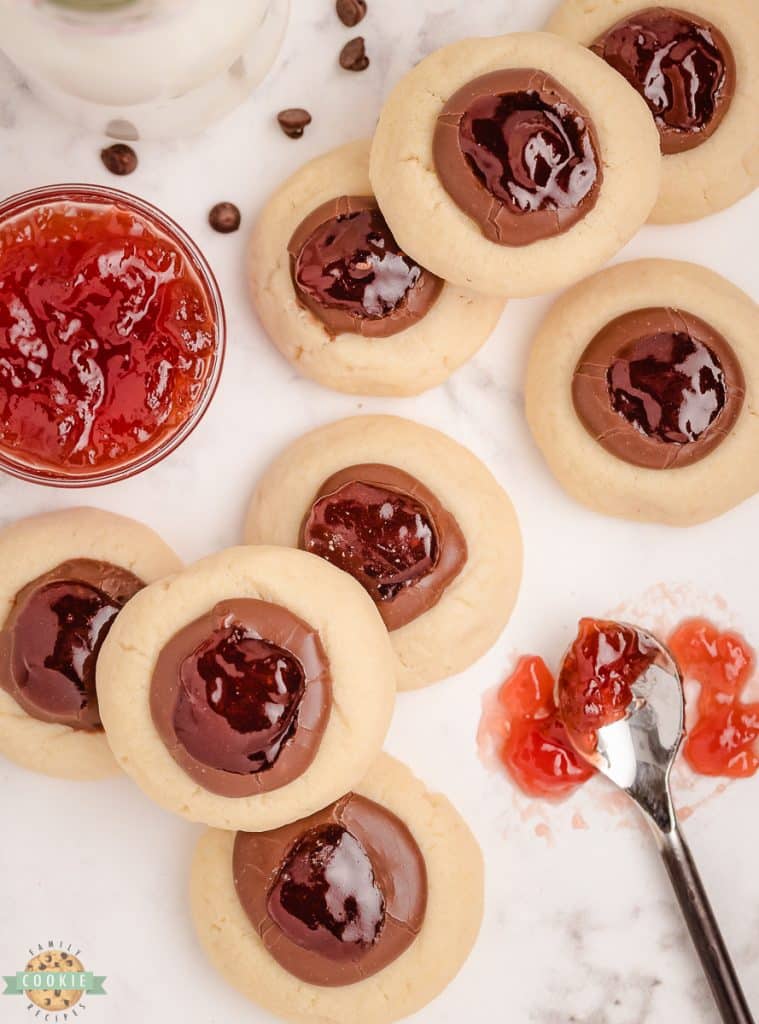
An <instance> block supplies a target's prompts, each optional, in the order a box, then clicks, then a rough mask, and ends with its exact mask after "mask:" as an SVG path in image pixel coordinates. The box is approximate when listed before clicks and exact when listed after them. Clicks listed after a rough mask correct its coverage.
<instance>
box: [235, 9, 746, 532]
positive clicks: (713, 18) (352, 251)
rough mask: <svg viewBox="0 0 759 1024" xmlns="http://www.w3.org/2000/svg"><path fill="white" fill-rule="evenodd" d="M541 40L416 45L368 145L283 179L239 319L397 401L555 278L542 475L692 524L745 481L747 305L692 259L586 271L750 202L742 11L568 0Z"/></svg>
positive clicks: (535, 367) (337, 378)
mask: <svg viewBox="0 0 759 1024" xmlns="http://www.w3.org/2000/svg"><path fill="white" fill-rule="evenodd" d="M547 27H548V29H549V31H547V32H539V33H523V34H515V35H509V36H502V37H499V38H492V39H469V40H464V41H463V42H459V43H455V44H454V45H452V46H448V47H446V48H444V49H442V50H439V51H437V52H436V53H433V54H432V55H431V56H429V57H427V58H426V59H425V60H423V61H421V62H420V63H419V64H418V65H417V66H416V67H415V68H414V69H413V70H412V71H411V72H409V74H407V75H406V76H405V77H404V78H403V79H402V80H401V81H400V82H399V83H398V85H397V86H396V87H395V89H394V90H393V92H392V93H391V95H390V97H389V99H388V100H387V103H386V104H385V107H384V109H383V110H382V114H381V116H380V119H379V124H378V127H377V131H376V134H375V136H374V139H373V140H372V141H371V142H356V143H352V144H350V145H348V146H344V147H343V148H341V149H338V150H336V151H334V152H332V153H329V154H327V155H326V156H324V157H321V158H320V159H317V160H315V161H313V162H312V163H310V164H308V165H307V166H306V167H304V168H303V169H302V170H301V171H299V172H298V173H297V174H295V175H294V177H292V178H291V179H290V180H289V181H288V182H286V183H285V184H284V186H283V187H282V188H281V189H280V190H279V192H278V193H277V194H276V195H275V196H274V197H273V198H272V199H271V201H270V202H269V204H268V205H267V207H266V209H265V210H264V212H263V214H262V216H261V218H260V221H259V223H258V226H257V228H256V231H255V233H254V236H253V240H252V244H251V247H250V256H249V278H250V282H251V288H252V294H253V299H254V303H255V305H256V308H257V310H258V312H259V315H260V317H261V320H262V321H263V324H264V326H265V328H266V329H267V331H268V333H269V335H270V337H271V338H272V340H273V341H274V343H275V344H276V345H277V347H278V348H279V349H280V351H282V352H283V354H284V355H285V356H286V357H287V358H288V359H290V360H291V361H292V362H293V363H294V364H295V365H296V366H297V367H298V369H299V370H300V371H301V372H302V373H304V374H305V375H307V376H309V377H312V378H314V379H315V380H318V381H320V382H321V383H322V384H325V385H326V386H328V387H332V388H335V389H337V390H340V391H346V392H352V393H359V394H377V395H410V394H416V393H418V392H421V391H424V390H426V389H427V388H430V387H433V386H435V385H437V384H440V383H441V382H442V381H444V380H445V379H446V378H447V377H448V376H449V375H450V374H451V373H452V372H453V371H454V370H455V369H457V367H459V366H460V365H461V364H462V363H463V362H465V361H466V360H467V359H469V358H471V356H472V355H473V354H474V353H475V352H476V351H477V350H478V349H479V348H480V346H481V345H482V344H483V343H484V342H485V340H486V339H487V337H488V336H489V334H490V333H491V331H492V330H493V328H494V326H495V323H496V321H497V320H498V318H499V316H500V313H501V311H502V308H503V305H504V302H505V300H506V299H507V298H520V297H527V296H534V295H540V294H543V293H546V292H551V291H554V290H556V289H559V288H563V287H565V286H567V285H573V286H574V287H573V289H572V290H571V291H570V292H569V294H568V295H566V296H565V297H564V298H563V299H561V300H560V302H559V303H558V304H557V305H556V307H555V309H554V310H553V311H552V313H551V314H550V316H549V317H548V319H547V320H546V322H545V324H544V325H543V327H542V328H541V330H540V332H539V334H538V336H537V338H536V339H535V343H534V346H533V349H532V353H531V358H530V365H529V372H528V376H527V383H526V398H527V417H528V421H529V424H530V427H531V429H532V431H533V433H534V435H535V438H536V440H537V442H538V444H539V446H540V448H541V449H542V451H543V453H544V455H545V457H546V460H547V461H548V463H549V465H550V467H551V468H552V470H553V471H554V473H555V475H556V476H557V477H558V479H559V480H560V482H561V483H562V484H563V485H564V487H565V488H566V489H567V490H568V491H569V492H570V493H571V494H572V495H573V496H575V497H576V498H578V500H580V501H582V502H584V503H586V504H589V505H591V507H593V508H594V509H596V510H598V511H601V512H604V513H607V514H611V515H621V516H627V517H630V518H636V519H643V520H651V521H658V522H666V523H673V524H679V525H689V524H691V523H696V522H701V521H704V520H705V519H709V518H712V517H713V516H716V515H719V514H721V513H722V512H725V511H726V510H728V509H729V508H731V507H732V506H733V505H735V504H737V503H738V502H739V501H741V500H743V499H744V498H746V497H748V496H749V495H751V494H753V493H755V492H756V491H757V490H758V489H759V468H757V467H759V460H757V459H756V457H755V453H756V450H757V446H759V424H758V423H757V420H756V417H754V416H753V415H752V413H751V399H750V396H751V394H752V393H754V391H755V389H756V388H758V387H759V359H757V355H758V354H759V353H757V345H758V344H759V342H757V338H759V319H758V315H757V309H756V306H755V304H754V303H753V302H752V301H751V300H750V299H749V298H748V297H747V296H745V295H744V294H742V293H741V292H739V291H738V290H737V289H736V288H735V287H733V286H732V285H730V284H729V283H728V282H727V281H724V280H723V279H721V278H720V277H718V276H717V275H716V274H713V273H710V272H709V271H706V270H704V269H702V268H700V267H697V266H694V265H691V264H683V263H675V262H671V261H670V262H668V261H663V260H646V261H641V262H637V263H629V264H624V265H622V266H621V267H616V268H614V269H613V270H609V271H602V272H601V273H600V274H598V273H596V272H598V271H599V269H600V268H601V267H602V265H603V264H604V263H606V262H607V261H608V260H609V259H610V258H611V257H613V256H614V255H615V254H616V253H617V252H618V251H619V250H620V249H621V248H622V246H624V245H625V243H626V242H627V241H629V240H630V239H631V238H632V237H633V235H634V234H635V233H636V232H637V231H638V230H639V228H641V226H642V225H643V224H644V223H645V222H646V221H649V222H651V223H658V224H664V223H673V222H682V221H688V220H694V219H697V218H699V217H703V216H706V215H707V214H710V213H714V212H716V211H718V210H721V209H723V208H725V207H727V206H729V205H731V204H732V203H734V202H736V201H737V200H738V199H740V198H742V197H743V196H745V195H747V194H748V193H749V192H751V191H752V190H753V189H754V188H755V187H756V185H757V183H758V182H759V113H758V112H759V11H757V8H756V5H755V4H754V3H753V2H752V0H733V2H731V3H729V4H725V3H722V2H720V0H693V2H692V3H689V4H688V10H687V11H681V10H673V9H670V8H664V7H645V5H642V4H641V2H640V0H604V2H600V3H594V4H587V3H585V2H583V0H565V2H564V3H562V4H561V5H560V6H559V8H558V9H557V10H556V12H555V13H554V15H553V16H552V18H551V19H550V21H549V24H548V26H547ZM588 275H594V276H591V277H588ZM747 396H748V398H747ZM715 474H719V475H720V476H721V477H722V478H723V479H724V480H725V484H726V485H725V486H723V487H720V488H714V487H712V486H710V482H713V480H714V478H715Z"/></svg>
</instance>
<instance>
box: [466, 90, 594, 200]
mask: <svg viewBox="0 0 759 1024" xmlns="http://www.w3.org/2000/svg"><path fill="white" fill-rule="evenodd" d="M459 139H460V145H461V150H462V152H463V153H464V155H465V156H466V158H467V161H468V163H469V166H470V167H471V169H472V171H473V173H474V175H475V177H476V178H477V179H478V180H479V181H480V183H481V184H482V185H484V187H485V188H487V190H488V191H489V192H490V193H491V194H492V195H493V196H495V197H496V198H497V199H500V200H502V201H503V202H506V203H508V204H509V205H510V206H511V207H512V208H513V209H514V210H515V211H517V212H520V213H532V212H535V211H537V210H561V209H573V208H575V207H578V206H580V205H581V203H582V202H583V201H584V200H585V199H586V198H587V197H588V195H589V193H590V192H591V190H592V188H593V186H594V185H595V183H596V180H597V178H598V160H597V157H596V153H595V149H594V147H593V140H592V137H591V134H590V131H589V129H588V126H587V123H586V122H585V119H584V118H583V117H581V116H580V115H579V114H578V113H577V112H575V111H573V110H571V108H570V107H569V106H568V105H567V104H565V103H557V104H556V105H552V104H550V103H547V102H546V101H545V100H544V99H542V98H541V96H540V94H539V92H537V91H520V92H514V93H506V94H505V95H499V96H487V95H486V96H481V97H479V98H478V99H476V100H475V101H474V102H473V103H472V104H471V106H470V107H469V108H468V109H467V110H466V112H465V113H464V115H463V117H462V118H461V123H460V127H459Z"/></svg>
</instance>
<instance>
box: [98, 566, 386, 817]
mask: <svg viewBox="0 0 759 1024" xmlns="http://www.w3.org/2000/svg"><path fill="white" fill-rule="evenodd" d="M240 600H252V601H257V602H265V603H267V605H275V606H277V607H279V608H282V609H285V610H286V611H287V612H289V613H290V614H292V615H294V616H297V617H298V618H299V619H300V620H301V621H302V622H303V623H304V624H305V625H306V626H308V627H310V628H311V629H312V630H314V631H315V632H316V634H317V635H318V638H319V641H320V643H321V645H322V647H323V650H324V652H325V653H326V658H327V659H328V662H329V671H330V674H331V701H330V702H329V704H328V711H329V715H328V718H327V721H326V728H325V729H324V732H323V734H322V735H321V739H320V742H319V745H318V749H317V750H316V753H315V756H314V757H313V759H312V761H311V762H310V764H309V765H308V767H307V768H306V769H305V770H304V771H302V772H301V773H300V774H299V775H297V777H294V778H293V779H292V780H291V781H288V782H287V783H286V784H282V785H280V786H278V787H277V788H273V789H271V790H269V791H266V790H265V789H262V790H261V791H256V792H249V793H248V794H247V795H234V796H230V795H224V794H223V793H221V792H214V791H212V789H210V788H207V787H206V786H204V785H203V784H201V783H199V782H198V781H197V778H195V777H192V776H191V775H190V774H188V772H187V771H186V770H185V768H184V767H182V766H181V765H180V763H179V762H178V761H177V760H176V759H175V757H174V756H172V753H170V751H169V748H168V746H167V745H166V744H165V743H164V740H163V738H162V736H161V735H160V734H159V731H158V729H157V727H156V724H155V718H154V715H153V712H152V708H151V688H152V686H153V679H154V675H155V672H156V667H157V665H158V662H159V657H160V656H161V655H162V652H163V651H164V649H165V648H166V646H167V644H168V643H169V641H170V640H172V638H173V637H175V636H176V635H177V634H179V633H180V632H181V631H183V630H184V629H185V628H186V627H188V626H189V625H190V624H193V623H195V622H196V621H197V620H198V619H199V618H202V617H204V616H205V615H207V613H209V611H210V610H212V609H214V608H215V606H217V605H220V604H226V603H229V602H232V601H240ZM263 639H264V640H267V639H270V638H267V637H265V636H264V637H263ZM285 646H286V645H285ZM177 681H178V675H177ZM246 685H247V684H246ZM98 695H99V699H100V710H101V714H102V717H103V722H104V723H105V727H106V730H107V732H108V738H109V742H110V744H111V748H112V750H113V752H114V754H115V756H116V760H117V761H118V762H119V764H120V765H121V767H122V768H123V769H124V771H126V772H127V774H129V775H131V776H132V778H133V779H134V780H135V782H136V783H137V784H138V785H139V786H140V788H141V789H142V790H143V791H144V792H145V793H146V794H147V795H148V796H149V797H151V798H152V799H153V800H155V801H156V803H158V804H160V805H161V806H162V807H165V808H166V809H167V810H169V811H172V812H173V813H174V814H178V815H181V816H182V817H184V818H188V819H189V820H191V821H200V822H203V823H205V824H208V825H213V826H215V827H218V828H229V829H245V830H248V831H261V830H263V829H270V828H277V827H278V826H280V825H283V824H286V823H287V822H290V821H293V820H295V819H297V818H302V817H305V816H306V815H308V814H311V813H313V812H314V811H315V810H317V809H319V808H321V807H324V806H325V805H326V804H328V803H330V802H331V801H332V800H335V799H336V798H337V797H338V796H340V795H341V794H342V793H344V792H345V791H346V789H349V788H350V787H351V786H352V785H354V784H355V782H356V780H357V779H360V778H361V777H362V776H363V775H364V773H365V772H366V770H367V767H368V766H369V764H370V763H371V761H372V759H373V758H374V757H376V755H377V753H378V751H379V750H380V748H381V746H382V743H383V741H384V738H385V734H386V732H387V729H388V726H389V724H390V718H391V715H392V710H393V705H394V701H395V678H394V664H393V654H392V649H391V647H390V642H389V640H388V637H387V632H386V630H385V628H384V626H383V624H382V620H381V618H380V616H379V615H378V613H377V611H376V609H375V607H374V604H373V602H372V601H371V600H370V598H369V597H368V596H367V595H366V593H365V592H364V590H363V589H362V587H361V586H359V584H358V583H356V581H355V580H353V579H351V578H350V577H349V576H347V575H346V574H345V573H342V572H340V571H339V570H337V569H334V568H333V567H332V566H330V565H328V564H327V563H326V562H323V561H322V560H321V559H320V558H316V557H315V556H313V555H309V554H306V553H305V552H303V551H292V550H289V549H285V548H276V547H247V548H246V547H239V548H230V549H228V550H226V551H221V552H219V553H218V554H216V555H212V556H210V557H209V558H204V559H202V560H201V561H199V562H196V563H195V564H194V565H191V566H190V567H189V568H187V569H185V570H184V571H183V572H181V573H178V574H177V575H175V576H173V577H171V578H170V579H168V580H163V581H161V582H160V583H157V584H156V585H155V586H151V587H147V588H146V589H145V590H143V591H141V592H140V593H139V594H137V595H136V596H135V597H134V598H133V599H132V600H131V601H130V602H129V604H128V605H127V606H126V607H125V608H124V611H123V612H122V613H121V615H119V617H118V619H117V620H116V622H115V623H114V626H113V628H112V630H111V632H110V634H109V635H108V637H107V638H106V641H105V643H104V645H103V648H102V650H101V653H100V658H99V661H98ZM212 699H213V698H212V697H209V698H208V700H209V702H210V701H211V700H212ZM304 699H305V698H304ZM301 706H302V707H305V705H301ZM302 724H303V727H304V728H309V727H310V723H302ZM291 746H292V744H290V745H289V746H288V743H287V742H285V743H283V746H282V749H281V753H280V754H279V757H284V756H285V754H286V753H287V751H288V749H290V747H291ZM269 770H273V769H269ZM223 774H224V776H226V775H227V774H232V773H231V772H227V770H226V769H225V770H224V772H223ZM252 774H253V773H250V775H247V776H245V778H249V777H250V776H251V775H252ZM265 774H266V771H264V772H263V774H262V778H263V776H264V775H265Z"/></svg>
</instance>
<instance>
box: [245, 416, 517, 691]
mask: <svg viewBox="0 0 759 1024" xmlns="http://www.w3.org/2000/svg"><path fill="white" fill-rule="evenodd" d="M245 537H246V540H247V541H248V542H249V543H252V544H261V543H273V544H282V545H287V546H292V547H300V548H301V549H302V550H304V551H308V552H311V553H312V554H314V555H318V556H319V557H320V558H322V559H323V560H325V561H327V562H330V563H331V564H332V565H334V566H337V568H339V569H342V570H343V571H344V572H345V573H347V574H349V575H351V576H353V578H354V579H356V580H357V581H358V582H359V583H360V584H361V586H362V587H363V588H364V590H365V591H366V592H367V594H369V596H370V597H371V598H372V600H373V601H374V604H375V606H376V608H377V610H378V611H379V613H380V615H381V616H382V619H383V621H384V623H385V626H386V627H387V629H388V630H389V631H390V639H391V641H392V645H393V649H394V651H395V656H396V672H397V677H398V686H399V688H400V689H404V690H406V689H415V688H418V687H421V686H426V685H428V684H430V683H433V682H436V681H437V680H439V679H442V678H444V677H446V676H449V675H452V674H453V673H455V672H459V671H462V670H463V669H464V668H466V667H467V666H469V665H470V664H471V663H472V662H474V661H476V659H477V658H479V657H480V656H481V655H482V654H484V653H485V651H486V650H487V649H488V648H489V647H490V646H492V644H493V643H495V641H496V639H497V637H498V635H499V634H500V633H501V631H502V629H503V628H504V626H505V625H506V623H507V621H508V619H509V616H510V614H511V611H512V608H513V606H514V603H515V601H516V597H517V592H518V590H519V583H520V579H521V572H522V544H521V537H520V533H519V525H518V522H517V519H516V516H515V514H514V510H513V508H512V505H511V502H510V501H509V499H508V497H507V495H506V494H505V492H504V491H503V490H502V488H501V487H500V486H499V484H498V483H497V482H496V480H495V479H494V478H493V477H492V475H491V474H490V473H489V471H488V470H487V469H486V468H485V466H484V465H483V464H482V463H481V462H480V461H479V459H477V458H476V457H475V456H474V455H472V453H471V452H469V451H467V449H465V448H462V447H461V446H460V445H458V444H456V443H455V442H454V441H452V440H451V439H450V438H448V437H446V436H445V435H444V434H441V433H438V432H437V431H435V430H430V429H429V428H428V427H423V426H420V425H419V424H416V423H412V422H410V421H409V420H403V419H399V418H396V417H392V416H357V417H354V418H352V419H347V420H341V421H339V422H337V423H333V424H330V425H329V426H327V427H322V428H320V429H319V430H315V431H313V432H312V433H310V434H306V435H305V437H302V438H301V439H300V440H298V441H296V442H295V444H293V445H292V446H291V447H290V448H288V449H287V450H286V451H285V452H284V453H283V454H282V455H281V456H280V457H279V458H278V459H277V460H276V461H275V462H274V463H273V465H272V466H271V467H270V468H269V470H268V471H267V472H266V473H265V475H264V477H263V479H262V480H261V482H260V483H259V485H258V487H257V488H256V491H255V493H254V495H253V499H252V501H251V504H250V509H249V512H248V519H247V525H246V532H245Z"/></svg>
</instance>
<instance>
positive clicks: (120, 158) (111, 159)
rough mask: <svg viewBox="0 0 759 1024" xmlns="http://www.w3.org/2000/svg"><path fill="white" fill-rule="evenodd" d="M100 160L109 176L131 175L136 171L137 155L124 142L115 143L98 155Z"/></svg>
mask: <svg viewBox="0 0 759 1024" xmlns="http://www.w3.org/2000/svg"><path fill="white" fill-rule="evenodd" d="M100 159H101V160H102V161H103V163H104V164H105V166H106V167H107V168H108V170H109V171H110V172H111V174H119V175H124V174H131V173H132V171H134V170H136V169H137V154H136V153H135V151H134V150H133V149H132V147H131V146H127V144H126V143H125V142H115V143H114V144H113V145H112V146H108V148H107V149H104V150H102V151H101V153H100Z"/></svg>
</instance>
